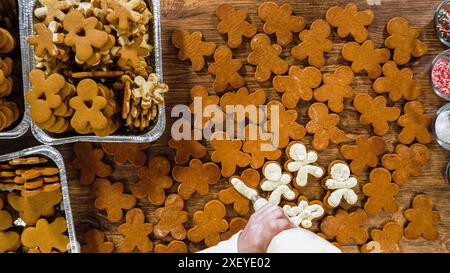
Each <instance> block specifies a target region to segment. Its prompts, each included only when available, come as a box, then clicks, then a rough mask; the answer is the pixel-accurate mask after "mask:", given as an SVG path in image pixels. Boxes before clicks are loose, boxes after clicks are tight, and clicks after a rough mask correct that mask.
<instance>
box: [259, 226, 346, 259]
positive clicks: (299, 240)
mask: <svg viewBox="0 0 450 273" xmlns="http://www.w3.org/2000/svg"><path fill="white" fill-rule="evenodd" d="M340 252H341V250H340V249H339V248H337V247H336V246H334V245H333V244H331V243H330V242H328V241H327V240H325V239H323V238H322V237H319V236H318V235H316V234H314V233H313V232H311V231H309V230H306V229H303V228H292V229H288V230H285V231H283V232H281V233H279V234H278V235H276V236H275V237H274V238H273V239H272V241H271V242H270V244H269V247H268V248H267V253H340Z"/></svg>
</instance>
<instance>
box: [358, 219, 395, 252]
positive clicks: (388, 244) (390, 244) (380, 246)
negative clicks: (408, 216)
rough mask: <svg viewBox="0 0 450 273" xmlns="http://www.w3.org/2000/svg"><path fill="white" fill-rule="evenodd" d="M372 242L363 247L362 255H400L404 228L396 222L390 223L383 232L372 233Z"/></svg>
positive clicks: (375, 231) (373, 231) (377, 230)
mask: <svg viewBox="0 0 450 273" xmlns="http://www.w3.org/2000/svg"><path fill="white" fill-rule="evenodd" d="M370 237H371V238H372V241H370V242H368V243H367V244H365V245H363V246H362V247H361V252H362V253H399V252H401V251H400V250H401V249H400V240H401V239H402V237H403V228H402V226H400V225H399V224H398V223H396V222H388V223H387V224H385V225H384V227H383V230H380V229H374V230H372V231H371V232H370Z"/></svg>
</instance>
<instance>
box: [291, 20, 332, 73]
mask: <svg viewBox="0 0 450 273" xmlns="http://www.w3.org/2000/svg"><path fill="white" fill-rule="evenodd" d="M330 34H331V28H330V25H329V24H328V23H327V21H325V20H322V19H319V20H316V21H314V22H313V23H312V24H311V27H310V28H309V30H303V31H302V32H300V34H299V36H298V37H299V39H300V41H301V42H300V44H298V45H297V46H295V47H293V48H292V50H291V54H292V57H294V58H295V59H297V60H300V61H302V60H304V59H306V58H308V63H309V64H310V65H312V66H315V67H318V68H320V67H322V66H324V64H325V57H324V53H325V52H330V51H331V50H332V49H333V42H331V40H329V39H328V37H329V36H330Z"/></svg>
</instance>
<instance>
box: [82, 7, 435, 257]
mask: <svg viewBox="0 0 450 273" xmlns="http://www.w3.org/2000/svg"><path fill="white" fill-rule="evenodd" d="M216 15H217V17H218V19H219V25H218V27H217V29H218V31H219V32H220V33H221V34H226V36H225V37H227V46H226V45H222V46H219V47H217V46H216V45H215V44H214V43H212V42H206V41H204V40H203V38H202V34H201V33H200V32H194V33H189V32H188V31H186V30H177V31H175V32H174V33H173V36H172V44H173V45H174V47H175V48H177V49H178V57H179V59H180V60H181V61H186V60H190V61H191V64H192V69H193V70H194V71H201V70H202V69H203V68H204V67H205V65H206V64H207V59H206V58H205V57H207V56H213V59H214V60H213V61H212V63H211V64H210V65H209V66H208V72H209V73H210V74H211V75H213V77H214V82H213V84H212V89H213V90H214V92H211V93H210V92H209V91H208V89H207V88H206V87H204V86H194V87H193V88H192V89H191V93H190V95H191V99H192V104H190V105H189V108H190V109H191V110H192V111H193V112H194V108H195V105H194V100H195V99H198V98H200V99H202V103H203V104H202V107H203V109H205V108H206V107H207V106H210V107H213V108H214V107H216V108H217V109H224V108H225V107H226V106H229V105H231V106H233V105H243V106H249V105H254V106H260V105H265V106H266V109H270V108H271V107H277V108H278V109H279V125H278V129H279V141H278V145H276V146H275V144H274V143H272V142H271V139H270V138H269V139H268V138H267V136H268V135H269V136H270V135H271V134H273V133H274V132H272V131H270V128H272V126H271V123H272V122H276V120H275V118H273V117H272V116H271V111H269V110H267V111H266V112H265V113H262V114H264V116H265V119H260V118H259V117H258V116H256V117H255V116H251V115H246V113H237V114H236V115H235V120H236V121H237V122H239V123H241V122H244V121H246V120H248V125H247V126H246V127H245V129H244V130H243V131H244V132H241V133H242V135H243V136H244V138H243V139H239V138H231V137H229V136H228V135H227V134H226V133H224V132H216V133H215V134H213V136H212V138H211V141H209V142H206V141H196V140H187V139H182V140H175V139H171V140H170V141H169V143H168V145H169V147H170V148H171V149H173V150H174V151H175V153H176V155H175V158H174V161H175V166H173V167H172V168H171V166H170V163H169V161H168V160H167V159H166V158H165V157H162V156H153V157H152V158H151V159H149V160H148V161H146V157H144V155H145V154H146V153H145V151H146V149H147V148H148V147H147V146H143V145H142V144H141V145H137V144H103V145H102V147H101V148H100V147H95V146H93V145H91V144H88V143H77V144H76V145H75V149H74V152H75V155H76V159H75V161H74V166H76V167H77V168H78V169H80V182H81V183H83V184H87V185H90V184H93V186H92V187H93V191H94V193H95V196H96V200H95V207H96V208H97V209H98V210H100V211H102V212H103V214H105V215H106V217H107V219H108V220H109V221H110V222H113V223H120V225H119V227H118V229H117V231H118V233H120V235H121V236H120V239H119V242H118V243H117V244H116V243H112V242H109V241H108V240H110V238H106V237H105V234H104V233H103V231H101V228H100V226H95V229H91V230H89V231H88V232H87V233H85V238H84V242H85V243H86V245H85V247H84V248H83V250H84V251H86V252H112V251H114V248H115V247H116V248H117V251H119V252H129V251H135V250H138V251H144V252H150V251H155V252H186V251H196V250H199V249H202V248H205V247H211V246H214V245H216V244H217V243H219V242H220V241H221V240H226V239H229V238H230V237H231V236H232V235H233V234H235V233H236V232H238V231H239V230H241V229H242V228H243V227H245V225H246V222H247V220H246V219H247V218H248V217H249V215H250V213H251V212H252V205H251V202H250V201H249V200H248V199H247V198H245V197H244V196H243V195H241V194H239V193H238V192H237V191H236V189H235V188H234V187H233V186H232V185H234V184H240V185H242V184H243V185H245V186H246V187H248V188H249V190H254V191H257V192H258V193H259V194H260V195H261V196H263V197H266V198H267V199H268V200H269V201H270V202H272V203H274V204H277V205H280V206H281V207H282V209H283V211H284V213H285V214H286V216H287V217H288V218H289V219H290V220H291V222H292V223H294V224H295V225H297V226H299V227H302V228H306V229H311V230H312V231H314V232H316V233H318V234H319V235H320V236H322V237H323V238H325V239H327V240H329V241H330V242H333V243H334V244H335V245H336V246H338V247H339V246H346V245H357V246H358V248H359V249H360V251H361V252H400V251H401V245H400V241H401V240H402V238H403V237H405V238H407V239H411V240H413V239H417V238H419V237H423V238H425V239H427V240H435V239H437V238H438V235H439V234H438V232H437V227H436V225H437V223H438V221H439V213H438V212H436V211H435V210H434V209H433V204H432V201H431V199H430V198H429V197H428V196H426V195H423V194H420V195H416V196H414V197H413V198H412V205H411V207H410V208H409V209H407V210H405V211H404V212H403V213H397V214H396V215H397V216H399V215H403V216H404V219H405V220H406V221H405V223H406V224H403V222H401V221H399V217H397V216H396V217H391V216H392V215H393V213H396V212H398V211H399V206H398V204H397V201H396V195H397V194H398V192H399V191H400V189H401V187H402V186H403V185H404V184H405V183H407V181H408V178H409V177H410V176H418V175H420V174H421V167H422V166H423V165H424V164H426V162H428V161H429V158H430V153H429V150H428V148H427V147H426V145H427V144H429V143H430V142H431V141H432V137H431V134H430V132H429V131H428V126H429V124H430V122H431V119H430V117H428V116H427V115H426V114H424V106H423V105H422V103H421V102H420V101H419V100H418V97H419V95H420V88H419V85H418V82H417V81H415V80H414V79H413V71H412V70H411V69H409V68H403V67H402V65H405V64H406V63H408V62H409V61H410V59H411V58H412V57H420V56H422V55H423V54H425V52H426V51H427V48H426V45H424V44H423V43H422V42H421V41H420V40H418V37H419V32H418V30H417V29H414V28H412V27H411V26H410V25H409V23H408V21H406V20H405V19H403V18H399V17H397V18H393V19H391V20H390V21H389V22H388V25H387V31H388V34H389V35H388V38H387V39H386V41H385V46H386V48H376V47H375V45H374V43H373V42H372V41H371V40H368V39H369V32H368V31H367V27H368V26H369V25H370V24H372V22H373V20H374V13H373V12H372V11H371V10H363V11H359V10H358V8H357V7H356V5H354V4H349V5H347V6H346V7H332V8H330V9H329V10H328V11H327V13H326V15H325V20H324V19H319V20H316V21H314V22H312V24H311V25H310V26H309V28H306V26H307V22H306V20H305V19H304V18H303V17H301V16H298V15H294V14H293V11H292V7H291V6H290V5H289V4H284V5H282V6H279V5H277V4H275V3H273V2H265V3H263V4H261V5H260V6H259V9H258V15H259V17H260V19H261V20H262V21H263V23H264V26H263V32H260V33H258V27H257V26H256V25H253V24H251V23H250V22H249V21H248V20H247V13H246V12H245V11H243V10H238V9H235V8H234V7H233V6H231V5H229V4H224V5H220V6H219V7H218V8H217V13H216ZM332 31H336V33H337V36H339V37H340V38H346V39H348V40H352V41H348V42H347V43H346V44H345V45H344V47H343V49H342V55H343V57H344V59H345V60H346V61H347V62H348V64H349V65H350V66H346V65H345V64H343V65H342V66H340V67H338V68H336V69H335V71H334V72H332V73H325V74H322V72H321V70H320V68H322V67H323V66H324V65H325V64H326V57H327V56H328V54H329V53H328V52H330V51H332V49H333V42H332V40H331V33H332ZM297 33H298V35H299V43H298V45H296V46H294V47H293V49H292V52H291V55H292V56H293V57H294V58H295V59H296V60H298V61H303V63H304V64H307V66H306V67H305V68H303V67H301V66H296V65H289V63H288V62H287V61H286V60H284V59H283V58H281V57H280V55H281V51H282V48H283V47H285V46H287V45H289V44H291V43H292V42H293V40H294V35H297ZM268 35H270V36H268ZM243 37H247V38H249V39H251V41H250V46H251V52H248V58H247V61H248V63H249V64H250V65H252V66H254V67H255V80H256V81H258V82H266V81H269V80H270V79H272V84H273V87H274V89H275V90H276V91H277V92H278V93H280V99H279V100H277V99H271V100H268V98H267V95H266V93H265V91H264V90H263V89H257V90H254V91H251V90H249V89H248V88H247V87H245V80H244V78H243V77H242V75H240V71H241V68H242V67H243V65H244V64H243V62H242V61H240V60H237V59H234V57H233V50H232V49H234V48H238V47H240V46H241V45H242V43H244V39H243ZM271 38H274V40H272V39H271ZM353 40H354V41H353ZM274 41H276V43H275V42H274ZM390 49H391V50H392V51H391V50H390ZM391 52H393V55H392V56H393V57H392V60H391ZM356 73H361V75H363V76H367V77H368V78H370V79H371V80H373V90H374V92H375V94H376V96H373V95H372V94H369V93H358V94H357V95H356V94H355V93H356V92H355V90H354V87H352V83H353V81H354V79H355V74H356ZM272 76H273V77H272ZM231 90H236V91H231ZM385 93H386V96H385ZM351 99H353V108H354V110H355V111H357V112H358V113H359V117H360V120H359V122H360V123H361V124H362V125H366V126H367V128H368V129H369V130H368V131H369V132H370V134H368V135H356V136H355V135H352V134H349V133H346V132H345V131H344V129H345V128H342V120H341V116H340V115H339V114H340V113H342V112H343V111H345V110H350V109H346V105H345V102H346V101H347V100H351ZM305 101H306V102H310V103H309V104H308V109H307V116H308V118H309V121H308V122H307V123H306V124H305V125H303V124H300V123H299V122H298V117H299V112H297V110H296V109H298V107H299V106H300V105H301V102H305ZM393 102H401V103H403V104H404V107H402V109H400V108H398V107H396V106H393V105H394V103H393ZM395 105H398V103H397V104H395ZM210 109H211V108H210ZM196 110H197V109H196ZM221 122H224V120H223V119H222V118H221V117H219V116H212V117H203V118H201V119H199V121H198V122H196V124H194V128H192V134H195V133H196V132H198V131H199V130H202V129H204V128H208V127H209V126H211V125H212V124H218V123H221ZM394 122H396V123H397V124H398V125H399V126H400V128H401V133H400V134H399V135H398V136H397V140H398V142H399V144H398V145H397V147H396V149H395V151H391V152H389V151H388V150H387V148H386V147H387V145H386V142H385V140H384V139H383V136H385V135H386V134H387V133H388V132H389V131H390V125H391V124H392V123H394ZM251 131H253V132H256V135H257V136H258V137H257V139H256V140H255V139H250V138H248V136H249V132H251ZM307 135H309V136H310V137H305V136H307ZM309 139H311V141H309ZM261 144H266V145H269V146H270V145H272V146H273V149H270V150H269V151H268V150H262V149H261ZM336 147H337V148H338V150H339V152H340V158H336V160H334V161H332V162H331V163H330V164H328V166H320V165H319V164H318V163H317V162H318V161H319V158H320V156H321V152H322V151H324V150H327V149H329V148H336ZM209 150H211V151H209ZM124 151H129V152H128V153H125V152H124ZM105 154H107V155H109V156H110V157H112V158H113V160H114V162H116V164H117V165H123V164H132V165H135V166H137V167H138V169H137V173H138V176H139V180H138V181H136V183H135V184H133V185H131V186H130V187H129V188H128V189H127V188H126V187H125V185H124V183H121V182H115V181H112V179H111V176H113V168H112V167H111V166H110V164H108V163H107V162H108V160H107V159H106V156H105ZM127 162H128V163H127ZM141 166H142V167H141ZM366 174H368V175H367V176H368V178H367V179H366ZM223 180H228V182H229V183H226V185H227V187H226V188H224V189H222V190H220V191H219V193H218V195H217V199H215V200H211V201H209V202H207V203H206V204H205V205H204V208H203V209H202V210H199V211H196V212H195V213H193V214H192V215H191V214H189V213H187V208H186V202H187V201H188V200H191V199H194V198H195V197H198V196H207V195H208V194H211V191H210V188H211V187H212V186H213V185H217V184H219V182H220V181H223ZM314 184H316V185H318V187H319V188H320V191H321V192H320V198H311V199H310V198H307V196H305V195H306V193H305V191H304V189H305V188H306V187H308V186H310V185H314ZM361 191H362V194H361ZM140 199H144V200H147V201H148V203H149V204H150V205H152V206H158V207H159V208H158V209H156V210H155V211H151V212H150V213H144V211H143V210H142V209H140V208H136V204H137V201H138V200H140ZM373 216H382V217H385V218H386V221H385V222H384V224H383V225H382V226H373V227H368V222H367V220H368V218H369V217H373ZM154 218H156V220H155V219H154ZM153 220H155V221H153ZM368 228H370V230H369V229H368ZM369 231H370V232H369ZM93 242H95V243H93ZM154 242H157V243H156V246H154Z"/></svg>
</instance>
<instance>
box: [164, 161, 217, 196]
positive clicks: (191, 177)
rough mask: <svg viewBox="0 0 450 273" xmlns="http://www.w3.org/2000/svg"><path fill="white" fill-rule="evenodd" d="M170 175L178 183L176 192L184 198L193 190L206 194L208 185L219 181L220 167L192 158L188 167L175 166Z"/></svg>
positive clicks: (191, 193) (190, 194)
mask: <svg viewBox="0 0 450 273" xmlns="http://www.w3.org/2000/svg"><path fill="white" fill-rule="evenodd" d="M172 177H173V179H174V180H175V181H177V182H179V183H180V185H179V186H178V194H179V195H180V196H181V198H183V199H184V200H186V199H189V198H191V196H192V195H193V194H194V193H195V192H198V194H200V195H206V194H208V192H209V185H212V184H216V183H217V182H219V179H220V168H219V167H218V166H217V165H216V164H214V163H212V162H209V163H205V164H203V163H202V162H201V161H200V160H198V159H192V160H191V162H190V163H189V166H188V167H182V166H175V167H174V168H173V169H172Z"/></svg>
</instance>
